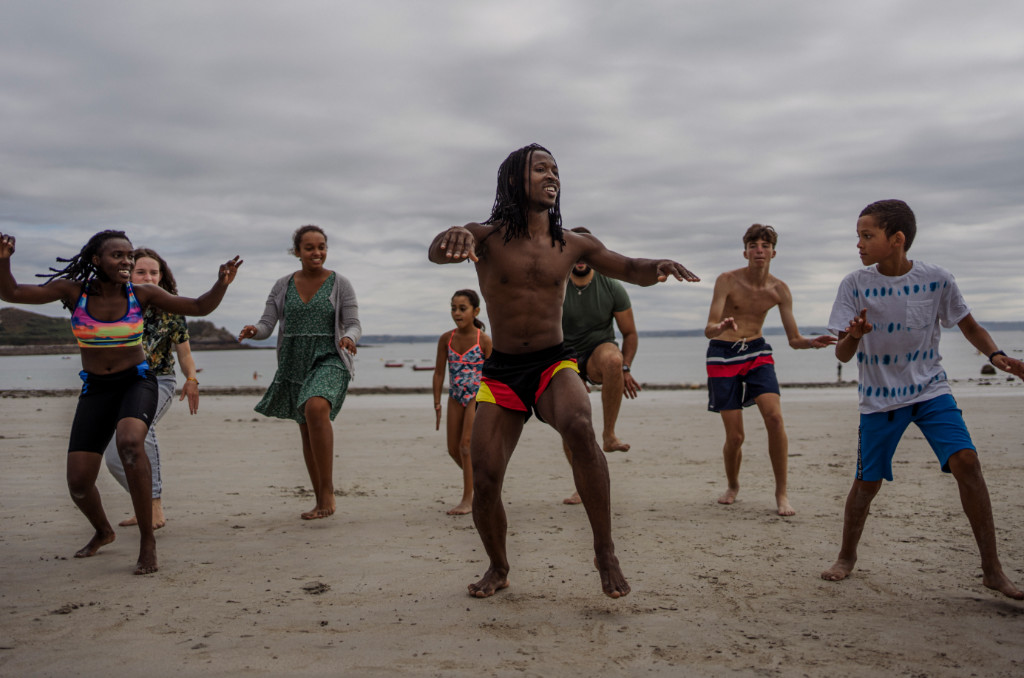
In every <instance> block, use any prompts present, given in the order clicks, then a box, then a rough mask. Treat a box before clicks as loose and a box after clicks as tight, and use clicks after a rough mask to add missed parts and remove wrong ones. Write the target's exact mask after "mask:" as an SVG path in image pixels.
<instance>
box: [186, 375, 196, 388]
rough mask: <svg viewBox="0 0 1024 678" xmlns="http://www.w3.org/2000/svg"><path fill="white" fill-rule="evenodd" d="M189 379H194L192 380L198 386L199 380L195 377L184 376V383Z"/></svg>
mask: <svg viewBox="0 0 1024 678" xmlns="http://www.w3.org/2000/svg"><path fill="white" fill-rule="evenodd" d="M190 381H194V382H195V383H196V386H199V380H198V379H196V378H195V377H188V378H186V379H185V383H186V384H187V383H188V382H190Z"/></svg>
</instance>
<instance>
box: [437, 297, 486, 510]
mask: <svg viewBox="0 0 1024 678" xmlns="http://www.w3.org/2000/svg"><path fill="white" fill-rule="evenodd" d="M479 315H480V297H479V295H477V293H476V292H474V291H473V290H459V291H458V292H456V293H455V294H454V295H452V320H454V321H455V329H453V330H448V331H447V332H445V333H444V334H442V335H441V338H440V339H438V340H437V362H436V365H435V367H434V413H435V414H436V415H437V421H436V423H435V427H434V430H435V431H436V430H440V428H441V387H442V386H444V371H445V370H444V368H445V365H446V364H447V365H448V427H447V428H448V454H449V455H451V458H452V459H453V460H455V463H456V464H458V465H459V468H461V469H462V501H460V502H459V505H458V506H456V507H455V508H453V509H450V510H449V511H448V515H450V516H455V515H465V514H467V513H469V512H471V511H472V510H473V463H472V461H471V460H470V456H469V441H470V436H471V435H472V433H473V415H474V414H475V413H476V392H477V390H478V389H479V388H480V373H481V370H482V369H483V365H484V358H486V357H487V356H489V355H490V354H491V338H490V337H489V336H487V335H486V334H484V332H483V329H484V324H483V323H482V322H481V321H480V319H479V318H478V317H477V316H479Z"/></svg>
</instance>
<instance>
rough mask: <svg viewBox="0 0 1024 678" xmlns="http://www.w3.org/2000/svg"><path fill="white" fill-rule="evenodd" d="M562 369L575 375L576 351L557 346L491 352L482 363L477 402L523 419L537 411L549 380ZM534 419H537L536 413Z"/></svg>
mask: <svg viewBox="0 0 1024 678" xmlns="http://www.w3.org/2000/svg"><path fill="white" fill-rule="evenodd" d="M563 369H569V370H572V371H573V372H577V373H578V372H579V368H578V367H576V352H575V351H573V350H572V349H571V348H566V346H565V344H557V345H555V346H551V347H550V348H545V349H542V350H540V351H533V352H532V353H517V354H511V353H502V352H501V351H491V355H490V356H488V357H487V359H486V360H484V367H483V376H482V377H481V379H480V390H479V391H477V393H476V400H477V402H479V403H494V404H495V405H498V406H499V407H503V408H505V409H506V410H515V411H516V412H522V413H523V414H524V415H525V416H526V418H527V419H529V418H530V414H531V413H532V412H536V411H537V400H538V399H539V398H540V396H541V394H542V393H544V390H545V389H546V388H547V387H548V384H549V383H551V378H552V377H553V376H555V374H557V373H558V372H560V371H561V370H563ZM537 418H538V419H540V420H541V421H544V419H543V418H541V416H540V413H538V414H537Z"/></svg>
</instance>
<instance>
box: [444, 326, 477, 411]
mask: <svg viewBox="0 0 1024 678" xmlns="http://www.w3.org/2000/svg"><path fill="white" fill-rule="evenodd" d="M454 337H455V332H452V334H451V336H450V337H448V384H449V388H448V395H450V396H451V397H452V398H454V399H455V400H456V402H458V403H459V404H460V405H462V406H463V407H465V406H466V405H469V404H470V403H471V402H473V399H474V398H476V392H477V390H479V388H480V375H481V370H482V369H483V365H484V350H483V349H482V348H480V330H477V331H476V344H474V345H473V347H472V348H470V349H469V350H468V351H466V352H465V353H456V352H455V350H454V349H453V348H452V338H454Z"/></svg>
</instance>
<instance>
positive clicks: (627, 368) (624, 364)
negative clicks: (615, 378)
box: [622, 363, 629, 372]
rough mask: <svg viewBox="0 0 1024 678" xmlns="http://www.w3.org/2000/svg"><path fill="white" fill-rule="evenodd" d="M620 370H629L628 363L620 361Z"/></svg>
mask: <svg viewBox="0 0 1024 678" xmlns="http://www.w3.org/2000/svg"><path fill="white" fill-rule="evenodd" d="M622 371H623V372H629V365H627V364H626V363H622Z"/></svg>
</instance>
